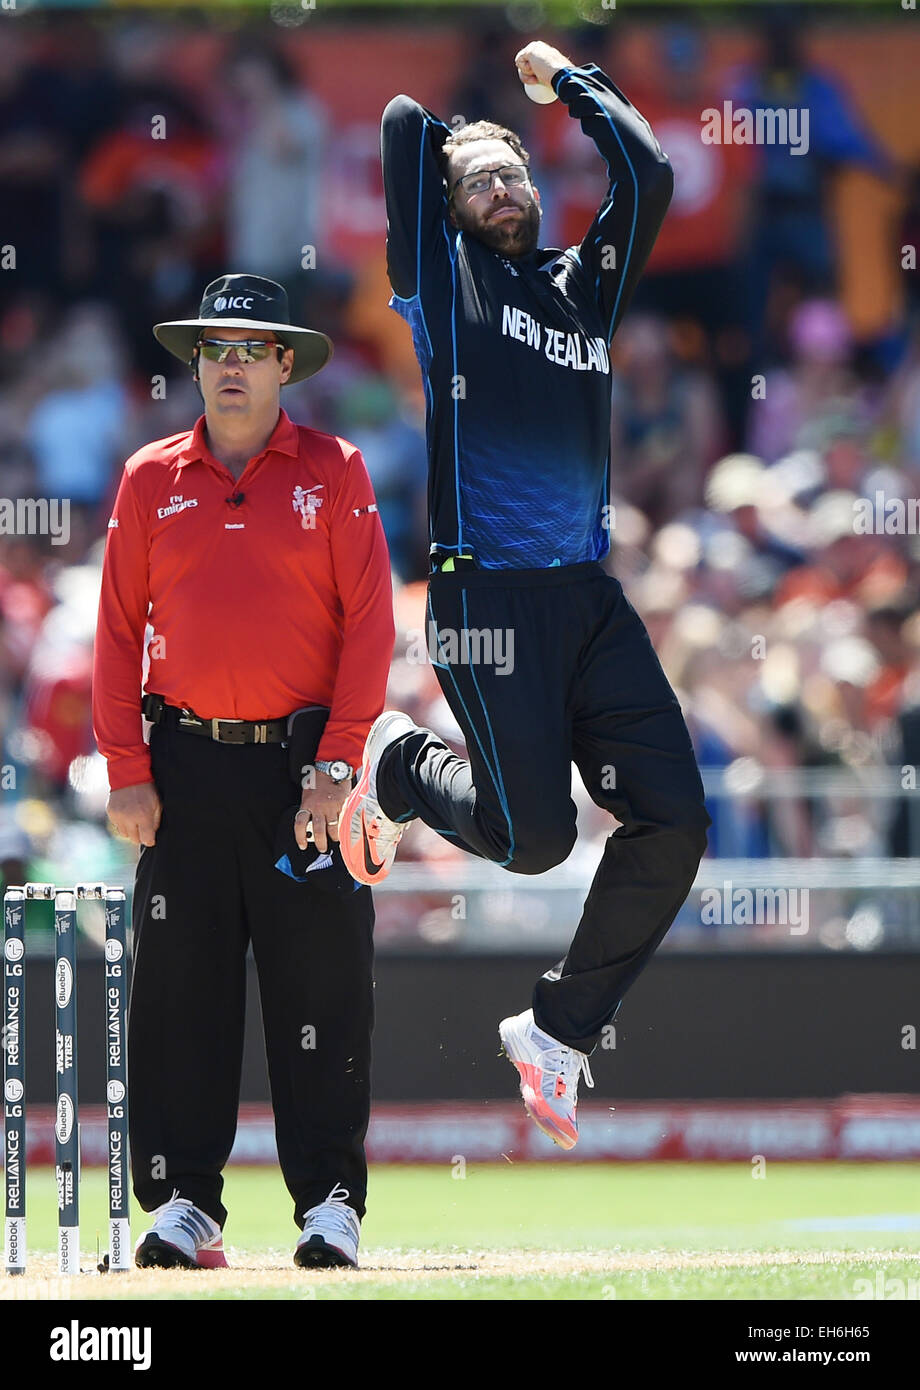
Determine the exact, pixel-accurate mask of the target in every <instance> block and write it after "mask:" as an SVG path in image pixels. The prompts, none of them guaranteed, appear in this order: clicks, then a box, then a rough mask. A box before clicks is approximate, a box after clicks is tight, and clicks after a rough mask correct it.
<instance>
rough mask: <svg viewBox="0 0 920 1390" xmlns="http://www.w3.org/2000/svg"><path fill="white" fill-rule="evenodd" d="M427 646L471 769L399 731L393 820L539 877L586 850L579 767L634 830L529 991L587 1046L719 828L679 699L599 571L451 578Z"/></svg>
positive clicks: (591, 567) (617, 835) (389, 761)
mask: <svg viewBox="0 0 920 1390" xmlns="http://www.w3.org/2000/svg"><path fill="white" fill-rule="evenodd" d="M427 636H428V642H427V647H428V651H429V654H430V656H431V659H432V660H433V661H434V662H435V663H436V669H437V676H438V680H439V682H440V685H441V689H442V690H443V692H444V696H445V698H446V700H447V702H448V704H449V705H450V708H451V710H452V711H453V714H454V716H455V718H456V720H457V722H458V724H459V725H460V727H461V729H462V730H463V733H464V736H465V738H466V745H467V751H468V753H469V761H468V762H467V761H466V760H464V759H462V758H458V757H457V756H456V755H455V754H454V753H452V752H451V750H450V749H449V748H448V747H447V746H446V745H445V744H444V743H443V741H442V740H441V739H439V738H438V737H437V736H436V735H435V734H433V733H432V732H431V731H430V730H421V731H420V732H418V733H413V734H406V735H403V737H402V738H401V739H399V740H398V741H397V742H396V743H394V744H393V745H392V746H391V747H390V748H388V749H387V750H386V753H385V754H384V757H383V758H382V759H381V764H380V770H379V772H378V776H377V791H378V796H379V797H380V804H381V806H382V808H383V810H384V812H386V813H387V814H388V815H391V816H393V817H394V818H396V819H402V818H404V817H405V816H406V815H407V814H411V813H412V812H414V813H415V814H417V815H418V816H420V817H421V819H422V820H424V821H425V823H426V824H427V825H430V826H432V828H433V829H435V830H437V831H439V832H440V833H441V834H442V835H444V836H445V837H447V838H448V839H449V840H450V842H451V843H453V844H459V845H461V846H462V847H463V848H464V849H466V850H469V852H470V853H471V854H476V855H479V856H481V857H482V858H484V859H489V860H492V861H494V862H496V863H498V864H501V865H503V866H504V867H505V868H507V869H509V870H510V871H511V872H512V873H520V874H540V873H543V872H545V870H547V869H549V868H552V866H553V865H555V864H559V863H561V862H562V860H564V859H565V858H566V857H567V856H568V854H569V853H570V851H571V849H572V847H573V845H574V843H575V838H576V829H575V816H576V808H575V804H574V802H573V801H572V798H571V764H572V762H573V761H574V763H575V764H576V766H577V767H578V770H579V772H580V773H581V776H582V779H583V781H584V784H585V787H586V788H587V790H588V792H589V793H590V795H591V797H592V799H593V800H594V801H595V802H596V803H597V805H598V806H602V807H603V808H604V809H605V810H608V811H610V812H612V813H613V815H615V816H616V818H617V820H619V821H621V822H622V825H621V826H620V827H619V828H618V829H616V830H614V831H613V833H612V834H611V835H610V837H609V838H608V840H607V844H606V846H605V849H604V854H603V858H602V860H601V863H600V867H599V868H598V870H597V873H596V874H595V877H594V882H593V883H592V885H591V890H590V892H589V894H588V898H587V901H586V902H585V906H584V913H583V915H582V918H581V922H580V923H579V926H578V930H577V931H576V933H575V936H574V939H573V941H572V944H571V946H570V947H569V951H568V955H567V956H566V957H565V959H564V960H563V961H560V963H559V964H558V965H557V966H555V967H554V968H553V969H552V970H550V971H548V972H547V973H546V974H545V975H544V976H543V977H542V978H541V979H540V980H539V981H538V982H537V985H536V988H535V990H534V995H533V1010H534V1018H535V1021H536V1023H537V1026H538V1027H540V1028H542V1029H544V1031H545V1032H547V1033H549V1034H550V1035H551V1036H552V1037H554V1038H556V1039H557V1040H558V1041H560V1042H563V1043H565V1044H566V1045H567V1046H569V1047H576V1048H578V1049H580V1050H581V1051H583V1052H590V1051H591V1049H592V1048H593V1047H594V1046H595V1044H596V1043H597V1041H598V1040H599V1038H600V1036H601V1032H602V1029H603V1027H604V1025H605V1024H606V1023H608V1022H609V1021H610V1020H611V1019H612V1018H613V1016H614V1014H615V1013H616V1011H617V1009H618V1008H619V1005H620V1002H621V1000H622V998H623V995H624V994H625V992H626V990H627V989H628V988H629V986H630V985H631V984H632V983H633V981H634V980H635V979H636V977H637V976H638V974H639V972H640V971H641V970H642V968H643V967H644V965H645V964H646V963H647V961H648V959H649V957H650V956H651V955H652V953H653V952H654V950H655V948H656V947H657V946H658V944H659V942H660V941H661V939H662V937H663V936H664V934H665V933H666V931H667V930H668V928H669V926H670V925H671V923H672V922H673V920H674V918H675V916H676V914H677V911H678V909H679V908H680V906H681V904H682V903H683V901H684V899H685V898H686V896H687V894H688V892H689V890H690V887H691V885H692V883H693V879H694V876H695V874H696V870H697V867H698V865H699V861H700V859H701V858H702V855H703V852H704V850H705V848H706V830H707V828H708V826H709V825H710V824H711V821H710V818H709V816H708V814H707V812H706V810H705V807H704V804H703V787H702V783H701V781H700V775H699V771H698V769H697V766H696V759H695V757H694V754H693V749H692V747H691V743H690V737H689V734H688V732H687V727H686V725H685V723H684V719H683V716H682V714H681V710H680V706H679V704H678V701H677V698H676V696H675V694H674V692H673V690H672V689H671V687H670V685H669V684H668V680H667V678H666V676H665V674H664V672H663V671H662V669H661V664H660V662H659V660H658V657H657V656H656V655H655V652H654V649H653V647H652V644H651V642H650V640H649V637H648V633H647V632H646V630H645V627H644V626H643V624H642V621H641V619H640V618H639V616H638V614H637V613H636V612H635V610H634V609H633V608H632V606H631V604H630V603H629V601H628V600H627V598H626V596H625V595H624V593H623V590H622V587H621V586H620V584H619V582H618V581H617V580H616V579H613V578H611V577H610V576H609V575H607V574H606V573H605V572H604V570H603V569H602V568H601V566H600V565H599V564H597V563H594V562H592V563H588V564H581V565H571V566H560V567H558V568H554V569H543V570H513V571H509V570H476V569H462V570H461V569H458V570H456V571H455V572H453V573H444V572H443V571H439V572H437V573H435V574H433V575H432V576H431V578H430V581H429V588H428V634H427ZM490 643H491V651H490V650H489V644H490ZM512 643H513V647H512V645H511V644H512ZM484 656H486V657H489V658H490V659H488V660H485V659H483V657H484ZM477 658H478V659H477Z"/></svg>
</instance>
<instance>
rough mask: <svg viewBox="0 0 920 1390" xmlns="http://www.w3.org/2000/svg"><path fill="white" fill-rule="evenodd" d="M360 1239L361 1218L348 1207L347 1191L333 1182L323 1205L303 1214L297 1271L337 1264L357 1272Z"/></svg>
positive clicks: (298, 1243) (295, 1256)
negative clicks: (298, 1268)
mask: <svg viewBox="0 0 920 1390" xmlns="http://www.w3.org/2000/svg"><path fill="white" fill-rule="evenodd" d="M360 1237H361V1219H360V1217H359V1216H358V1213H357V1212H356V1211H355V1209H354V1207H350V1206H349V1205H348V1188H347V1187H342V1186H341V1185H340V1184H339V1183H336V1185H335V1187H334V1188H333V1189H332V1191H331V1192H330V1193H329V1196H328V1197H327V1198H326V1200H325V1202H320V1204H319V1206H316V1207H311V1208H310V1210H309V1211H308V1212H307V1216H306V1220H305V1221H304V1223H303V1234H302V1235H301V1237H300V1239H299V1240H298V1242H297V1247H296V1249H295V1251H294V1263H295V1265H298V1266H299V1267H300V1268H301V1269H307V1268H313V1269H328V1268H329V1267H330V1266H337V1265H346V1266H349V1267H351V1268H352V1269H357V1267H358V1241H359V1239H360Z"/></svg>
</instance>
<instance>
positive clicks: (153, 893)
mask: <svg viewBox="0 0 920 1390" xmlns="http://www.w3.org/2000/svg"><path fill="white" fill-rule="evenodd" d="M154 333H155V335H156V337H157V339H158V340H159V341H160V343H162V345H163V346H164V347H165V348H167V349H168V351H170V352H171V353H173V354H174V355H175V356H176V357H179V358H181V360H182V361H184V362H186V363H187V364H189V365H190V366H193V368H194V375H195V379H196V381H197V382H198V385H199V389H200V391H201V395H202V398H203V401H204V407H205V410H204V414H203V415H202V416H201V417H200V418H199V419H198V420H197V421H196V423H195V426H194V428H193V429H192V430H189V431H187V432H185V433H182V434H177V435H173V436H171V437H169V438H166V439H159V440H156V441H155V442H154V443H151V444H147V445H145V446H144V447H143V448H142V449H140V450H138V452H137V453H135V454H134V455H133V456H132V457H131V458H130V459H128V461H127V463H126V465H125V470H124V475H123V477H122V480H121V485H120V487H119V490H118V495H117V498H116V501H115V507H114V511H113V513H112V517H111V520H110V521H109V531H108V539H107V544H106V551H105V562H104V567H103V575H102V593H101V598H100V604H99V620H98V629H97V635H96V648H95V668H94V681H93V686H94V696H93V703H94V727H95V733H96V739H97V742H98V745H99V748H100V750H101V752H102V753H103V754H104V755H105V757H106V759H107V760H108V771H109V782H110V786H111V795H110V797H109V803H108V812H109V818H110V821H111V823H112V826H113V828H114V829H115V831H116V832H117V833H118V834H119V835H121V836H124V837H125V838H127V839H129V840H131V841H133V842H134V843H135V844H137V845H139V846H140V857H139V862H138V865H137V876H136V886H135V893H134V907H133V927H134V979H133V984H132V992H131V1007H130V1016H129V1025H128V1061H129V1068H130V1081H131V1129H130V1139H131V1157H132V1175H133V1182H134V1191H135V1194H136V1196H137V1199H138V1201H139V1202H140V1204H141V1206H142V1207H143V1208H144V1209H145V1210H146V1211H153V1212H154V1213H155V1215H154V1219H153V1224H152V1226H151V1228H150V1230H148V1231H147V1232H146V1233H145V1235H144V1236H143V1237H142V1238H141V1240H140V1241H139V1242H138V1246H137V1250H136V1254H135V1258H136V1261H137V1263H138V1264H140V1265H160V1266H173V1265H180V1266H184V1267H195V1266H214V1265H223V1264H225V1263H226V1261H225V1259H224V1254H223V1243H222V1228H223V1225H224V1222H225V1220H226V1215H227V1212H226V1209H225V1207H224V1206H223V1204H222V1201H221V1191H222V1187H223V1178H222V1170H223V1167H224V1165H225V1163H226V1161H227V1158H228V1157H229V1154H230V1150H231V1148H232V1145H233V1141H234V1135H235V1132H236V1123H237V1110H238V1104H239V1088H240V1072H241V1064H242V1054H243V1024H244V1012H245V984H246V952H247V947H248V945H249V943H250V941H251V942H252V948H253V953H254V956H255V960H256V965H257V969H258V977H259V990H260V995H261V1004H262V1016H263V1019H264V1027H265V1044H266V1052H267V1060H268V1070H269V1077H270V1080H271V1093H272V1102H273V1106H274V1115H275V1129H276V1136H277V1142H278V1155H279V1159H280V1163H281V1168H282V1172H283V1174H284V1179H285V1182H286V1184H287V1187H288V1190H289V1192H290V1193H291V1196H292V1197H293V1199H294V1203H295V1219H296V1221H297V1224H298V1227H299V1228H302V1230H301V1235H300V1238H299V1240H298V1244H297V1249H296V1251H295V1256H294V1259H295V1263H296V1264H298V1265H309V1264H316V1265H330V1264H348V1265H354V1264H356V1263H357V1250H358V1235H359V1222H360V1219H361V1217H362V1216H363V1215H364V1203H365V1196H366V1184H367V1168H366V1162H365V1155H364V1137H365V1134H366V1130H367V1123H368V1115H369V1106H370V1078H369V1070H370V1037H371V1028H372V1022H373V995H372V989H373V980H372V969H373V946H372V932H373V923H374V911H373V905H372V902H371V895H370V891H369V889H368V888H366V887H360V886H358V885H357V884H356V883H354V882H353V880H352V879H351V878H350V877H349V876H348V875H347V874H346V873H345V871H344V868H343V867H342V865H341V860H340V859H339V857H338V848H337V846H336V845H335V844H334V842H335V841H336V840H337V838H338V828H337V819H338V813H339V809H340V807H341V805H342V803H343V801H344V799H345V796H346V795H347V793H348V791H349V790H350V788H351V785H352V779H353V776H354V769H355V767H356V765H357V763H358V762H359V760H360V757H361V751H362V747H363V742H364V738H365V736H366V734H367V731H368V728H369V726H370V724H371V722H372V721H373V719H374V717H375V716H376V715H377V714H378V713H379V712H380V710H381V709H382V708H383V703H384V696H385V691H386V683H387V675H388V671H389V663H390V657H391V654H392V650H393V641H394V627H393V616H392V595H391V587H390V567H389V557H388V554H387V546H386V541H385V538H384V533H383V528H382V526H381V523H380V518H379V516H378V514H377V508H376V504H375V502H374V495H373V491H372V488H371V483H370V479H369V477H368V474H367V470H366V468H365V465H364V460H363V458H362V456H361V453H360V451H359V450H358V449H356V448H355V447H354V446H353V445H351V444H349V443H348V442H347V441H346V440H344V439H340V438H338V437H336V436H333V435H329V434H323V433H320V432H319V431H317V430H312V429H307V428H305V427H304V426H301V425H296V424H294V423H293V422H292V421H291V419H290V418H289V417H288V415H287V414H286V413H285V411H284V410H282V409H281V408H280V404H279V397H280V390H281V387H282V386H283V385H285V384H286V383H289V382H294V381H300V380H303V379H304V378H306V377H309V376H312V375H313V374H314V373H315V372H318V371H320V370H321V369H322V368H323V367H324V366H325V365H326V363H327V362H328V361H329V359H330V357H331V355H332V344H331V342H330V340H329V339H328V338H327V337H326V336H325V335H324V334H322V333H317V332H314V331H312V330H310V329H306V328H298V327H294V326H292V325H291V323H290V316H289V311H288V299H287V294H286V292H285V290H284V289H283V288H282V286H281V285H278V284H276V283H275V282H274V281H271V280H266V279H263V278H262V277H260V276H255V275H225V276H222V277H221V278H219V279H218V280H215V281H214V282H213V283H212V284H210V285H209V286H208V287H207V289H206V290H205V293H204V297H203V299H202V301H201V307H200V310H199V316H198V318H196V319H190V320H186V321H182V322H175V323H161V324H158V325H157V326H156V327H155V328H154ZM148 624H149V626H150V628H152V632H150V631H149V629H148ZM148 637H149V641H147V638H148ZM145 643H146V646H147V652H146V655H147V658H148V660H149V674H148V676H147V680H146V683H145V685H144V690H145V692H146V693H145V695H144V697H143V702H142V695H141V691H142V668H143V662H144V656H145ZM298 711H303V714H302V715H301V716H300V719H299V720H298V719H297V718H295V717H293V716H295V715H296V713H297V712H298ZM142 712H143V714H144V716H145V717H146V718H147V719H148V720H149V721H150V723H151V731H150V742H149V747H148V746H147V744H145V742H144V737H143V723H142V718H141V715H142ZM320 732H321V737H319V738H318V746H317V736H318V735H319V733H320ZM303 735H305V738H304V736H303ZM298 738H300V743H299V745H298ZM311 740H312V741H311ZM304 753H306V755H307V760H308V763H309V765H308V766H307V767H306V771H305V773H304V776H303V778H302V782H301V779H300V777H299V772H300V771H301V770H303V769H304V766H305V764H304V761H303V760H302V755H303V754H304ZM298 803H299V809H298ZM279 833H280V844H279ZM295 834H296V842H295ZM288 840H289V842H290V843H289V845H287V844H286V841H288ZM286 850H289V851H290V852H289V853H287V852H284V853H282V851H286ZM317 856H319V857H317ZM298 859H300V860H303V861H304V864H306V871H305V872H303V873H300V874H298V875H296V876H295V873H294V870H293V868H292V861H294V862H296V861H298ZM308 860H309V863H307V861H308ZM276 865H282V866H283V867H284V869H286V870H287V872H283V871H282V872H279V867H277V866H276ZM312 869H315V870H316V871H315V872H311V871H310V870H312Z"/></svg>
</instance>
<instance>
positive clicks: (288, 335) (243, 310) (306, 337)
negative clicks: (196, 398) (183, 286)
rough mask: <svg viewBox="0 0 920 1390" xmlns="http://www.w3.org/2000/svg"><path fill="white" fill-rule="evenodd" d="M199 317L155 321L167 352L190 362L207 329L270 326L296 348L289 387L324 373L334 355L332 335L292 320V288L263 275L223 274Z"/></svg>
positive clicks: (155, 332)
mask: <svg viewBox="0 0 920 1390" xmlns="http://www.w3.org/2000/svg"><path fill="white" fill-rule="evenodd" d="M198 314H199V317H198V318H197V319H177V320H175V321H174V322H172V323H158V324H155V325H154V329H153V336H154V337H155V338H156V340H157V342H158V343H162V345H163V347H165V348H166V350H167V352H171V353H172V354H173V356H174V357H178V358H179V360H180V361H182V362H185V363H186V365H188V366H191V364H192V360H193V355H194V351H195V344H196V343H197V341H198V339H199V337H200V336H201V330H202V329H203V328H214V327H217V326H218V325H219V326H220V327H222V328H260V329H266V328H269V329H271V330H272V331H273V332H274V334H275V337H276V338H278V340H279V341H280V342H282V343H284V346H285V347H291V348H293V349H294V368H293V371H292V372H291V375H290V376H289V377H288V379H287V382H286V383H285V384H286V385H289V384H290V383H291V382H293V381H303V380H304V379H305V378H306V377H308V376H313V375H314V374H315V373H316V372H319V371H322V369H323V367H325V365H326V363H327V362H328V361H329V360H330V358H331V357H332V351H333V349H332V339H331V338H327V337H326V335H325V333H317V332H316V330H315V329H313V328H297V327H295V326H294V325H293V324H292V323H291V311H290V309H289V308H288V297H287V291H286V290H285V288H284V286H283V285H279V284H277V283H276V282H275V281H274V280H266V279H265V278H264V276H262V275H221V276H220V277H219V278H218V279H217V280H212V281H211V283H210V285H208V287H207V289H206V290H205V292H204V296H203V298H202V300H201V307H200V308H199V310H198Z"/></svg>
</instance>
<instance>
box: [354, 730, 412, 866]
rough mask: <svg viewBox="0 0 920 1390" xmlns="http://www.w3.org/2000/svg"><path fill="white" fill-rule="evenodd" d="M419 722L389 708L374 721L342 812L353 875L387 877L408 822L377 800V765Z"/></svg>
mask: <svg viewBox="0 0 920 1390" xmlns="http://www.w3.org/2000/svg"><path fill="white" fill-rule="evenodd" d="M417 727H418V725H416V724H414V723H413V722H412V720H411V719H410V718H409V716H408V715H407V714H403V713H402V712H401V711H400V710H387V711H386V712H385V713H383V714H381V715H380V716H379V717H378V718H377V719H375V720H374V722H373V724H372V725H371V728H370V733H369V734H368V736H367V742H366V743H365V745H364V755H363V757H362V759H361V775H360V776H359V778H358V784H357V786H356V787H355V789H354V791H352V792H351V793H350V794H349V796H348V798H347V800H346V802H345V804H344V806H343V807H342V810H341V812H340V813H339V845H340V848H341V851H342V859H343V860H344V863H345V867H346V869H347V870H348V872H349V873H350V874H351V876H352V878H354V879H357V880H358V882H359V883H368V884H371V885H373V884H375V883H379V882H380V880H381V879H384V878H386V876H387V874H388V873H389V872H390V869H391V868H392V866H393V860H394V859H395V858H396V847H397V845H398V844H399V842H400V840H401V839H402V837H403V831H404V830H405V828H406V825H407V824H408V822H404V823H403V824H401V825H400V824H399V823H398V822H397V821H394V820H390V818H389V816H386V815H384V813H383V811H382V810H381V809H380V803H379V802H378V800H377V767H378V764H379V762H380V758H381V756H382V754H383V753H384V751H385V749H387V748H388V747H389V745H390V744H391V743H392V742H393V741H394V740H395V739H397V738H400V737H401V735H402V734H409V733H412V732H413V731H414V730H415V729H416V728H417Z"/></svg>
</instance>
